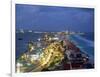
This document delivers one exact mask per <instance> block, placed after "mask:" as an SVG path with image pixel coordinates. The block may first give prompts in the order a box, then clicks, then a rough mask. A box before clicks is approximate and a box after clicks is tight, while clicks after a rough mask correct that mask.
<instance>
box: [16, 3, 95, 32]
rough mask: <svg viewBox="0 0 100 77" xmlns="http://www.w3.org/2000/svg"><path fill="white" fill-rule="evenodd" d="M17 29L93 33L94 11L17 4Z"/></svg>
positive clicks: (90, 9) (89, 9) (91, 9)
mask: <svg viewBox="0 0 100 77" xmlns="http://www.w3.org/2000/svg"><path fill="white" fill-rule="evenodd" d="M16 29H25V30H30V29H31V30H35V31H63V30H66V29H70V30H71V31H82V32H93V31H94V9H93V8H75V7H58V6H43V5H41V6H40V5H26V4H16Z"/></svg>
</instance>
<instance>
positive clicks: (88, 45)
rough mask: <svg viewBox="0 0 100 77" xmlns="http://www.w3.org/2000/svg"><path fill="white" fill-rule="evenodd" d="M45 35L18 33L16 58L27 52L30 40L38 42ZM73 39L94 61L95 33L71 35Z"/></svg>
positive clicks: (70, 37)
mask: <svg viewBox="0 0 100 77" xmlns="http://www.w3.org/2000/svg"><path fill="white" fill-rule="evenodd" d="M41 37H43V34H42V33H32V32H25V33H16V59H17V58H18V57H19V56H20V55H21V54H23V53H24V52H26V50H27V45H28V42H29V41H34V42H36V41H37V39H38V38H41ZM69 40H71V41H72V42H73V43H74V44H75V45H76V46H77V47H79V48H80V49H81V51H83V52H84V53H86V54H88V55H89V57H90V58H91V60H92V61H93V62H94V34H93V33H86V34H85V35H70V36H69Z"/></svg>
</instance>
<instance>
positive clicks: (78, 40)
mask: <svg viewBox="0 0 100 77" xmlns="http://www.w3.org/2000/svg"><path fill="white" fill-rule="evenodd" d="M69 39H70V40H71V41H72V42H73V43H74V44H75V45H76V46H77V47H79V48H80V49H81V51H82V52H84V53H86V54H88V56H89V58H90V60H91V61H92V62H94V33H86V34H85V35H71V36H70V38H69Z"/></svg>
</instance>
